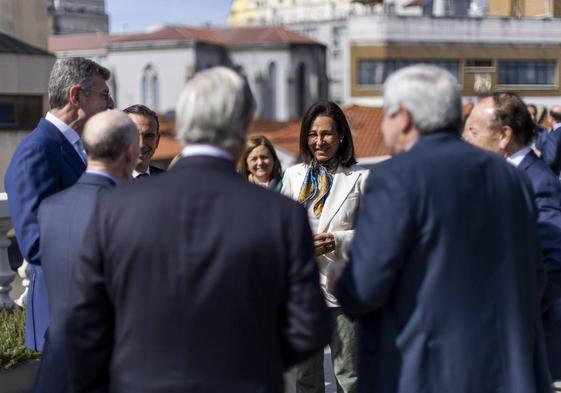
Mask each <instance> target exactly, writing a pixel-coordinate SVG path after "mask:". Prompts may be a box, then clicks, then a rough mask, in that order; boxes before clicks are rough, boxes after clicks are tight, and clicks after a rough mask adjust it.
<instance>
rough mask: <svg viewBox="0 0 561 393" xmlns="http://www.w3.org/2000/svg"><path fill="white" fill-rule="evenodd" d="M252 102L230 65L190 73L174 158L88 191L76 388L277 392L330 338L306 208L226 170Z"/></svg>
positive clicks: (74, 337)
mask: <svg viewBox="0 0 561 393" xmlns="http://www.w3.org/2000/svg"><path fill="white" fill-rule="evenodd" d="M253 110H254V100H253V96H252V94H251V91H250V90H249V87H248V85H247V82H246V81H245V80H244V79H243V78H242V77H240V76H239V75H238V74H236V73H235V72H234V71H232V70H229V69H227V68H223V67H217V68H212V69H208V70H205V71H203V72H201V73H199V74H197V75H196V76H195V77H193V79H191V80H190V81H189V82H188V83H187V85H186V86H185V89H184V91H183V93H182V94H181V96H180V99H179V103H178V107H177V125H178V137H179V139H180V140H181V141H182V142H183V143H184V145H185V149H184V150H183V158H182V159H181V160H180V161H179V162H178V163H177V164H176V165H175V166H174V168H173V169H172V170H170V171H168V172H166V173H164V174H161V175H159V176H154V177H150V178H148V179H145V180H143V181H138V182H130V183H128V184H125V185H123V186H121V187H119V188H118V189H115V190H111V191H109V192H107V193H105V194H104V195H102V196H101V198H100V201H99V204H98V207H97V210H96V212H95V214H94V219H93V220H92V223H91V226H90V228H89V231H88V233H87V236H86V241H85V243H84V250H83V253H82V260H81V262H80V263H79V265H78V266H77V268H76V274H75V285H74V288H73V292H72V293H73V295H74V296H73V298H74V307H73V309H72V311H71V315H70V318H69V337H68V340H69V349H70V352H69V353H70V365H71V370H72V373H71V375H72V377H73V387H74V390H75V392H76V393H82V392H92V391H95V392H107V391H111V392H131V393H132V392H134V393H156V392H157V393H175V392H199V391H200V392H209V393H210V392H216V393H219V392H220V393H222V392H232V393H247V392H271V393H281V392H282V391H283V380H282V373H283V370H286V369H287V368H288V367H290V366H291V365H293V364H295V363H296V362H299V361H301V360H303V359H305V358H307V357H308V356H310V355H312V354H314V353H315V352H317V351H318V350H320V349H321V348H323V346H324V345H325V344H326V343H327V342H328V341H329V338H330V326H331V325H330V321H329V320H328V315H329V314H328V311H327V308H326V306H325V304H324V302H323V296H322V293H321V290H320V287H319V275H318V271H317V267H316V264H315V262H314V253H313V242H312V235H311V231H310V228H309V225H308V221H307V215H306V212H305V210H304V209H303V208H302V207H301V206H299V205H298V204H297V203H296V202H293V201H291V200H289V199H288V198H285V197H284V196H281V195H280V194H277V193H274V192H269V191H268V190H265V189H264V188H262V187H259V186H257V185H254V184H250V183H248V182H247V181H246V180H244V179H243V178H242V177H241V176H239V175H238V174H237V173H236V168H235V163H236V162H237V160H238V159H239V157H240V155H241V153H242V151H243V148H244V144H245V139H246V134H247V128H248V124H249V121H250V119H251V117H252V114H253Z"/></svg>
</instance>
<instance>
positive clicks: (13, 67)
mask: <svg viewBox="0 0 561 393" xmlns="http://www.w3.org/2000/svg"><path fill="white" fill-rule="evenodd" d="M0 32H1V33H0V70H1V71H2V75H3V77H2V78H0V179H1V180H2V181H1V182H0V192H3V191H4V181H3V180H4V173H5V171H6V168H7V166H8V163H9V161H10V159H11V157H12V153H13V151H14V149H15V147H16V146H17V144H18V143H19V142H20V141H21V139H22V138H23V137H25V136H26V135H27V134H28V133H29V131H31V130H32V129H33V128H34V127H35V125H36V124H37V122H38V121H39V119H40V118H41V116H42V115H43V114H44V113H45V112H46V111H47V109H48V101H47V87H48V81H49V74H50V72H51V68H52V66H53V64H54V62H55V57H54V56H53V55H51V54H50V53H49V52H47V50H46V48H47V13H46V8H45V2H44V0H25V1H23V0H0Z"/></svg>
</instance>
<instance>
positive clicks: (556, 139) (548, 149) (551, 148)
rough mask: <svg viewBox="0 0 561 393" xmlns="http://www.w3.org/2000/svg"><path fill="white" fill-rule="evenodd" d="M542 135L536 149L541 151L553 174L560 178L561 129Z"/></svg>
mask: <svg viewBox="0 0 561 393" xmlns="http://www.w3.org/2000/svg"><path fill="white" fill-rule="evenodd" d="M545 132H546V134H545V137H544V136H543V135H541V136H540V137H539V139H538V141H537V143H536V147H538V149H540V151H541V158H542V159H543V160H544V161H545V162H546V163H547V165H549V167H550V168H551V170H552V171H553V173H554V174H555V175H556V176H557V177H559V174H560V172H561V127H557V128H556V129H555V130H553V131H551V132H550V133H547V131H545Z"/></svg>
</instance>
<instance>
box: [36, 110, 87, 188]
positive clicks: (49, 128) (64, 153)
mask: <svg viewBox="0 0 561 393" xmlns="http://www.w3.org/2000/svg"><path fill="white" fill-rule="evenodd" d="M41 123H43V126H44V129H45V131H46V132H47V133H48V134H49V137H50V138H52V139H54V140H56V141H57V142H58V144H59V145H60V154H61V157H62V159H63V160H64V161H66V163H67V164H68V166H70V168H72V170H73V171H74V173H75V174H76V177H80V176H81V175H82V173H84V171H85V170H86V164H84V161H82V159H81V158H80V156H79V155H78V153H76V150H74V147H72V145H71V144H70V142H68V140H67V139H66V138H65V137H64V135H62V133H61V132H60V131H59V130H58V128H56V127H55V125H54V124H52V123H51V122H50V121H48V120H45V119H41Z"/></svg>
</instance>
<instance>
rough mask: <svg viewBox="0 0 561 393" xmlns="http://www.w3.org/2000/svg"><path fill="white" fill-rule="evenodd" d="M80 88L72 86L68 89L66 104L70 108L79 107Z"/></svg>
mask: <svg viewBox="0 0 561 393" xmlns="http://www.w3.org/2000/svg"><path fill="white" fill-rule="evenodd" d="M81 90H82V88H81V87H80V85H73V86H71V87H70V89H68V102H69V103H70V104H72V106H78V105H80V91H81Z"/></svg>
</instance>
